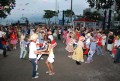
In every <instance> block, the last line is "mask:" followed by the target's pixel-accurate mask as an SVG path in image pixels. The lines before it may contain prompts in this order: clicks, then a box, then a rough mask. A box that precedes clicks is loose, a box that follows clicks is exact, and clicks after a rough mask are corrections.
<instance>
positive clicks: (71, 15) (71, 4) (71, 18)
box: [70, 0, 73, 23]
mask: <svg viewBox="0 0 120 81" xmlns="http://www.w3.org/2000/svg"><path fill="white" fill-rule="evenodd" d="M72 11H73V1H72V0H71V19H70V20H71V23H72Z"/></svg>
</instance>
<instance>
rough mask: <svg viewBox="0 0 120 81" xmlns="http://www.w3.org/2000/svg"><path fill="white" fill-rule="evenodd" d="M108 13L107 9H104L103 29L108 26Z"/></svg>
mask: <svg viewBox="0 0 120 81" xmlns="http://www.w3.org/2000/svg"><path fill="white" fill-rule="evenodd" d="M106 14H107V11H106V9H105V11H104V20H103V28H102V29H103V30H105V27H106Z"/></svg>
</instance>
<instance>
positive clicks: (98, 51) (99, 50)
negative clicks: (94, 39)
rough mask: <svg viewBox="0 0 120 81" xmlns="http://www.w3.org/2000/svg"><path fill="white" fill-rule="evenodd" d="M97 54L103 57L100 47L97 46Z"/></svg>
mask: <svg viewBox="0 0 120 81" xmlns="http://www.w3.org/2000/svg"><path fill="white" fill-rule="evenodd" d="M97 54H98V55H103V52H102V46H97Z"/></svg>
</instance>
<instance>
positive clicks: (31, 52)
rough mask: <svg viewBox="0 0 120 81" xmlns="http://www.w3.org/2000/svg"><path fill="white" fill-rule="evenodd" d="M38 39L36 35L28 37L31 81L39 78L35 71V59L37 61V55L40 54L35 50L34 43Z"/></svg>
mask: <svg viewBox="0 0 120 81" xmlns="http://www.w3.org/2000/svg"><path fill="white" fill-rule="evenodd" d="M37 39H38V34H35V33H34V34H32V35H31V36H30V40H31V42H30V44H29V59H30V62H31V63H32V67H33V69H32V79H35V78H38V77H39V76H38V75H37V74H38V73H37V71H36V62H35V61H36V59H37V54H40V51H38V50H37V46H36V41H37Z"/></svg>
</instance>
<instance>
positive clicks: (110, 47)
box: [107, 32, 114, 53]
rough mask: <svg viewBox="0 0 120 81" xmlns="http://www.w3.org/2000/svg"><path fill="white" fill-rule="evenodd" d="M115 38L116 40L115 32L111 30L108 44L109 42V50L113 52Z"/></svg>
mask: <svg viewBox="0 0 120 81" xmlns="http://www.w3.org/2000/svg"><path fill="white" fill-rule="evenodd" d="M113 40H114V35H113V32H110V33H109V34H108V44H107V50H108V51H109V52H110V53H111V51H112V47H113Z"/></svg>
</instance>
